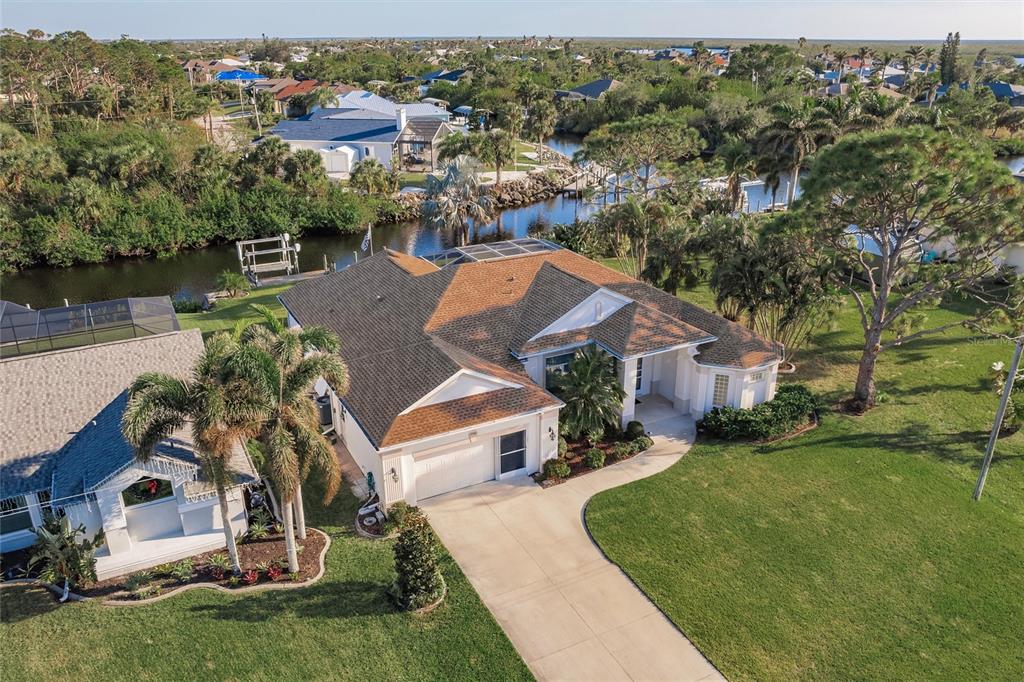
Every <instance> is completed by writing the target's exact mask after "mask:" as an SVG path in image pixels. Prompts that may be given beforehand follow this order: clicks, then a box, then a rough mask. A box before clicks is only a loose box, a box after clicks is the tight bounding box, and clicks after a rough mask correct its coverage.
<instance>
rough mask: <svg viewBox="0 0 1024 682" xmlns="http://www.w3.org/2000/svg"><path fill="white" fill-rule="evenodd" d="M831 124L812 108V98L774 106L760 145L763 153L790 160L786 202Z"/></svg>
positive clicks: (832, 130) (830, 130)
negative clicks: (770, 120)
mask: <svg viewBox="0 0 1024 682" xmlns="http://www.w3.org/2000/svg"><path fill="white" fill-rule="evenodd" d="M835 132H836V129H835V126H834V125H833V124H832V122H831V121H829V120H828V118H826V117H825V116H822V115H821V112H820V111H819V110H818V109H817V108H816V107H815V105H814V101H813V100H810V99H805V100H803V101H802V102H801V104H799V105H796V106H794V105H792V104H788V103H786V104H781V105H779V106H778V107H776V109H775V120H774V121H772V122H771V123H770V124H768V126H767V127H766V128H765V129H764V130H763V131H762V134H761V140H760V143H761V148H762V150H763V152H764V153H767V154H771V155H775V156H778V157H786V158H788V159H789V160H790V163H791V166H790V177H789V187H788V188H787V192H786V203H787V205H790V204H792V203H793V199H794V198H795V196H796V185H797V182H798V181H799V179H800V169H801V168H802V167H803V164H804V161H806V160H807V157H809V156H810V155H812V154H813V153H814V152H815V151H816V150H817V148H818V144H819V143H820V142H821V141H822V140H823V139H828V138H829V137H831V136H834V135H835Z"/></svg>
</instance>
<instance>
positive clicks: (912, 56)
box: [903, 45, 924, 87]
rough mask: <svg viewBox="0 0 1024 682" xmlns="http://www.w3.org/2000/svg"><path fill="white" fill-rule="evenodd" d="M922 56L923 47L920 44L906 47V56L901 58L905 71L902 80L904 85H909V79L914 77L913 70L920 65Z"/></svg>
mask: <svg viewBox="0 0 1024 682" xmlns="http://www.w3.org/2000/svg"><path fill="white" fill-rule="evenodd" d="M923 58H924V48H923V47H921V46H920V45H911V46H910V47H908V48H907V52H906V58H905V59H904V60H903V70H904V71H906V72H907V73H906V76H905V77H904V81H903V85H904V87H905V86H907V85H910V81H911V80H913V78H914V72H915V71H917V67H918V66H920V65H921V59H923Z"/></svg>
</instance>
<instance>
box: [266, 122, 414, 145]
mask: <svg viewBox="0 0 1024 682" xmlns="http://www.w3.org/2000/svg"><path fill="white" fill-rule="evenodd" d="M398 132H399V131H398V129H397V128H396V126H395V122H394V120H380V119H368V118H359V119H349V118H341V119H334V118H320V119H314V120H304V119H298V120H295V121H280V122H278V124H277V125H276V126H274V129H273V130H271V131H270V133H271V134H272V135H277V136H278V137H280V138H281V139H282V140H313V141H323V142H388V143H394V141H395V140H396V139H397V138H398Z"/></svg>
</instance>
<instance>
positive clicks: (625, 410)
mask: <svg viewBox="0 0 1024 682" xmlns="http://www.w3.org/2000/svg"><path fill="white" fill-rule="evenodd" d="M619 381H620V382H621V383H622V388H623V390H624V391H625V392H626V397H625V398H623V399H622V428H623V429H625V428H626V424H628V423H629V422H631V421H633V416H634V415H635V414H636V358H633V359H631V360H623V361H622V362H620V363H619Z"/></svg>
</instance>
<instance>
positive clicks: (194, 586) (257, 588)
mask: <svg viewBox="0 0 1024 682" xmlns="http://www.w3.org/2000/svg"><path fill="white" fill-rule="evenodd" d="M309 530H311V531H313V532H314V533H320V535H323V536H324V540H325V542H324V546H323V549H321V550H320V559H319V561H320V570H318V571H317V573H316V575H315V576H313V577H312V578H310V579H309V580H304V581H302V582H301V583H294V582H288V583H285V582H278V583H273V582H272V583H266V584H263V585H248V586H246V587H224V586H223V585H218V584H217V583H189V584H186V585H181V586H180V587H175V588H173V589H172V590H170V591H168V592H165V593H164V594H159V595H157V596H155V597H150V598H148V599H132V600H128V599H104V600H103V601H100V599H99V598H98V597H86V596H83V595H80V594H76V593H74V592H70V593H68V601H99V602H100V603H101V604H103V605H104V606H115V607H116V606H145V605H146V604H155V603H156V602H158V601H163V600H164V599H169V598H171V597H174V596H176V595H179V594H182V593H184V592H188V591H189V590H198V589H207V590H218V591H220V592H224V593H226V594H247V593H253V592H262V591H263V590H293V589H298V588H301V587H309V586H310V585H313V584H314V583H316V582H317V581H319V580H320V578H322V577H323V576H324V573H325V571H326V565H325V564H324V557H326V556H327V550H328V549H330V548H331V536H330V535H328V534H327V533H325V532H323V531H322V530H320V529H318V528H309ZM7 585H39V586H41V587H45V588H46V589H48V590H50V591H51V592H53V593H54V594H56V595H58V596H59V595H62V594H64V588H62V587H58V586H56V585H54V584H52V583H48V582H44V581H42V580H39V579H37V578H18V579H15V580H7V581H5V582H3V583H0V587H6V586H7Z"/></svg>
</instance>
